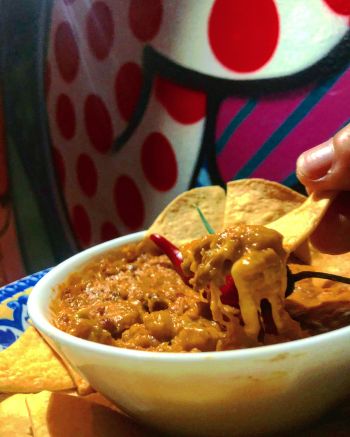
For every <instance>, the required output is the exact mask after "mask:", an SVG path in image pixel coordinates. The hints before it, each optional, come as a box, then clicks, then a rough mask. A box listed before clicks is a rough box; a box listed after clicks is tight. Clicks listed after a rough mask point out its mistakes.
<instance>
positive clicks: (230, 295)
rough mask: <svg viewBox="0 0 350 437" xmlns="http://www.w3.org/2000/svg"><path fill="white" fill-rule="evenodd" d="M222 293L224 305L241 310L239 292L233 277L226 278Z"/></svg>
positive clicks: (221, 289)
mask: <svg viewBox="0 0 350 437" xmlns="http://www.w3.org/2000/svg"><path fill="white" fill-rule="evenodd" d="M220 291H221V297H220V299H221V302H222V303H223V304H225V305H231V306H233V307H235V308H239V297H238V290H237V287H236V285H235V283H234V281H233V278H232V276H231V275H227V276H226V278H225V284H224V285H223V286H222V287H220Z"/></svg>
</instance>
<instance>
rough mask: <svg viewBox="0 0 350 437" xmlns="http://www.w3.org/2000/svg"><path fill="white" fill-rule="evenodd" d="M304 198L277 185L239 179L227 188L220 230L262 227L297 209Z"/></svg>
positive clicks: (259, 180) (261, 180)
mask: <svg viewBox="0 0 350 437" xmlns="http://www.w3.org/2000/svg"><path fill="white" fill-rule="evenodd" d="M304 201H305V197H304V196H303V195H301V194H299V193H297V192H296V191H293V190H291V189H290V188H287V187H285V186H283V185H280V184H278V183H277V182H271V181H267V180H265V179H240V180H237V181H232V182H229V183H228V184H227V193H226V205H225V217H224V228H227V227H229V226H234V225H237V224H241V223H244V224H248V225H266V224H267V223H270V222H272V221H275V220H277V219H278V218H280V217H282V216H283V215H285V214H287V213H288V212H289V211H291V210H293V209H295V208H297V207H298V206H300V205H301V204H302V203H303V202H304Z"/></svg>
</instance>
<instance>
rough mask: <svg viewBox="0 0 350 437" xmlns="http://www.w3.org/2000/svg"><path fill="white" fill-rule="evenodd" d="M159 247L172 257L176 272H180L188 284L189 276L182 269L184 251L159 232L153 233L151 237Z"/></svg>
mask: <svg viewBox="0 0 350 437" xmlns="http://www.w3.org/2000/svg"><path fill="white" fill-rule="evenodd" d="M149 238H150V239H151V240H152V241H153V243H154V244H156V245H157V246H158V247H159V249H160V250H161V251H162V252H164V254H165V255H166V256H167V257H168V258H169V259H170V261H171V263H172V265H173V267H174V269H175V271H176V273H178V274H179V275H180V276H181V278H182V280H183V281H184V283H185V284H188V281H189V279H190V278H189V277H187V276H186V275H185V273H184V271H183V270H182V267H181V264H182V261H183V257H182V253H181V252H180V250H179V249H178V248H177V247H176V246H174V244H173V243H171V242H170V241H169V240H167V239H166V238H165V237H163V236H162V235H159V234H151V235H150V237H149Z"/></svg>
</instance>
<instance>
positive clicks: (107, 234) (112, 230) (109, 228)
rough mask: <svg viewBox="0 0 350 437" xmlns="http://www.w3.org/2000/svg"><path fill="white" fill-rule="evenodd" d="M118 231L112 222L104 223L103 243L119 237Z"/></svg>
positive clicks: (102, 229) (102, 231) (102, 230)
mask: <svg viewBox="0 0 350 437" xmlns="http://www.w3.org/2000/svg"><path fill="white" fill-rule="evenodd" d="M119 235H120V234H119V232H118V229H117V228H116V227H115V226H114V224H113V223H111V222H104V223H103V224H102V226H101V241H108V240H113V238H117V237H119Z"/></svg>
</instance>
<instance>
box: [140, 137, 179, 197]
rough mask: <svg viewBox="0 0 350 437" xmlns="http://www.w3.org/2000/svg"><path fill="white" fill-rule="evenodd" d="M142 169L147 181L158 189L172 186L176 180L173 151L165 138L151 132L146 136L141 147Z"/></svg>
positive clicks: (175, 163)
mask: <svg viewBox="0 0 350 437" xmlns="http://www.w3.org/2000/svg"><path fill="white" fill-rule="evenodd" d="M141 162H142V169H143V171H144V173H145V176H146V178H147V180H148V181H149V183H150V184H151V185H152V186H153V187H154V188H156V189H157V190H159V191H167V190H170V188H172V187H173V186H174V185H175V183H176V180H177V173H178V171H177V162H176V156H175V153H174V151H173V149H172V147H171V144H170V143H169V141H168V140H167V138H166V137H165V136H164V135H163V134H161V133H159V132H153V133H151V134H150V135H148V137H147V138H146V140H145V142H144V143H143V145H142V149H141Z"/></svg>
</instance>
